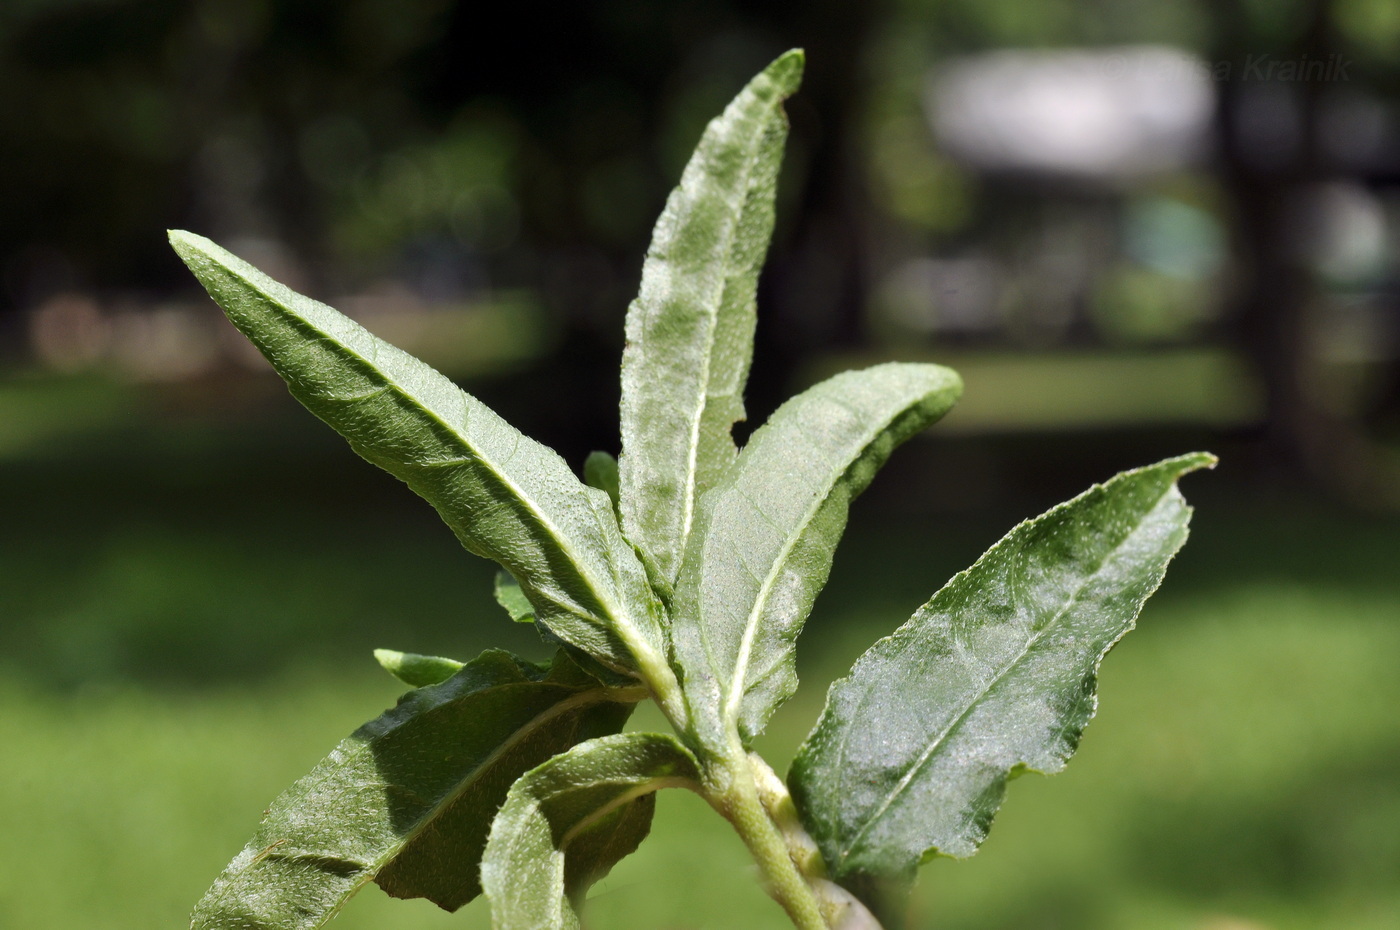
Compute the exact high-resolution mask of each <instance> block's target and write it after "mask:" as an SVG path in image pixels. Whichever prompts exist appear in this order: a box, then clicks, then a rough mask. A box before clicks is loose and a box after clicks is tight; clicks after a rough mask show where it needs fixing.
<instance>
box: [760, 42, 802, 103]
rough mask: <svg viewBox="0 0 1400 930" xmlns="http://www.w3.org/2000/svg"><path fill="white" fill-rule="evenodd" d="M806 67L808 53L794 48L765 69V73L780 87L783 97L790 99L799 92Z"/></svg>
mask: <svg viewBox="0 0 1400 930" xmlns="http://www.w3.org/2000/svg"><path fill="white" fill-rule="evenodd" d="M806 67H807V53H806V51H804V50H803V49H800V48H794V49H789V50H788V51H786V52H783V54H781V55H779V56H778V57H777V58H775V59H774V60H773V63H772V64H770V65H769V66H768V67H767V68H764V69H763V73H764V74H765V75H767V76H768V78H769V80H771V81H772V82H773V83H774V84H776V85H777V86H778V91H779V93H780V94H781V95H782V96H783V97H790V96H792V95H793V94H794V93H796V92H797V88H798V86H799V85H800V84H801V83H802V72H803V71H804V70H805V69H806Z"/></svg>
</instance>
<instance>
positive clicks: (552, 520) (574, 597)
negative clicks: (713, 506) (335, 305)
mask: <svg viewBox="0 0 1400 930" xmlns="http://www.w3.org/2000/svg"><path fill="white" fill-rule="evenodd" d="M170 242H171V244H172V245H173V246H174V247H175V251H176V252H178V253H179V255H180V257H181V258H182V259H184V260H185V264H187V265H189V267H190V270H191V271H193V272H194V273H195V276H196V277H197V278H199V280H200V282H201V283H202V284H203V285H204V286H205V288H206V289H207V290H208V291H209V293H210V295H211V296H212V297H213V298H214V300H215V301H216V302H218V304H219V305H220V306H221V307H223V309H224V312H225V313H227V314H228V317H229V319H230V320H232V321H233V324H234V325H235V326H237V327H238V328H239V329H240V330H242V331H243V333H244V334H245V335H246V336H247V337H248V338H249V339H251V340H252V341H253V343H254V344H255V345H256V346H257V347H258V348H259V349H260V350H261V351H262V353H263V354H264V355H266V356H267V358H268V360H269V361H271V362H272V365H273V367H274V368H276V369H277V371H278V373H279V374H281V375H282V377H283V378H284V379H285V380H286V381H287V385H288V387H289V388H290V389H291V392H292V394H293V396H295V397H296V398H297V399H298V400H300V401H301V402H302V403H303V404H305V405H306V407H307V409H309V410H310V411H311V412H312V413H314V414H316V415H317V416H318V417H320V418H321V419H323V420H325V421H326V422H327V423H329V424H330V425H331V426H332V427H334V428H335V429H336V430H337V431H338V432H339V433H340V434H341V435H343V436H345V438H346V439H348V440H349V441H350V444H351V446H352V447H353V448H354V449H355V451H356V452H358V453H359V454H360V455H362V456H364V457H365V458H366V459H368V460H369V461H371V462H373V463H374V464H376V465H378V466H380V467H381V468H383V469H385V470H386V471H388V472H390V473H391V474H393V475H395V476H396V477H398V478H400V479H402V480H403V481H405V482H407V484H408V485H409V487H411V488H412V489H413V490H414V491H416V492H418V493H419V494H420V495H422V496H423V497H424V498H426V499H427V500H428V501H429V502H430V503H431V504H432V505H433V506H434V507H436V508H437V510H438V513H440V514H441V515H442V517H443V519H444V520H445V521H446V522H447V525H448V526H450V527H451V528H452V530H453V532H455V533H456V534H457V538H458V539H460V540H461V541H462V544H463V545H464V546H466V547H467V549H469V550H470V551H472V552H474V553H476V554H478V555H482V556H485V557H487V558H490V559H494V560H495V561H497V562H499V563H500V564H501V565H502V566H504V567H505V568H506V569H507V570H508V571H509V572H510V573H511V574H512V575H514V576H515V578H516V580H517V581H519V582H520V586H521V588H522V590H523V591H524V592H525V594H526V596H527V597H528V598H529V599H530V603H531V604H533V605H534V607H535V612H536V615H537V616H538V617H539V619H540V620H542V621H543V622H544V623H545V624H546V625H548V626H549V627H550V629H552V630H553V631H554V632H555V633H556V634H557V635H558V636H559V637H560V638H561V639H563V640H565V641H566V642H569V643H572V644H574V645H575V646H578V647H579V648H580V649H583V650H584V651H585V652H588V653H590V654H592V655H594V656H596V657H598V658H599V659H600V660H602V661H605V662H607V663H608V664H610V665H613V666H614V667H617V668H637V667H638V666H639V665H642V666H659V665H660V664H661V663H662V661H663V660H662V659H661V656H662V655H664V653H665V647H664V644H663V641H662V630H661V621H660V619H659V611H660V608H659V605H657V604H656V603H655V600H654V598H653V596H652V595H651V592H650V589H649V587H648V585H647V580H646V576H645V572H644V570H643V569H642V566H641V563H640V562H639V561H638V560H637V558H636V555H635V553H634V551H633V550H632V548H631V547H630V546H629V545H628V544H627V542H626V541H625V540H624V539H623V538H622V535H621V533H620V531H619V528H618V525H617V520H616V517H615V516H614V513H613V507H612V502H611V501H610V500H609V499H608V496H607V494H605V493H604V492H602V491H598V490H594V489H590V488H586V487H584V486H583V485H582V484H581V483H580V482H579V480H578V479H577V478H576V477H574V474H573V472H572V471H571V470H570V469H569V467H568V465H566V464H565V462H564V460H563V459H561V458H560V457H559V456H558V455H557V454H556V453H555V452H553V451H552V450H550V449H548V448H546V447H545V446H542V445H540V444H539V443H537V442H535V441H534V440H531V439H529V438H527V437H525V436H523V435H521V434H520V433H519V432H518V431H516V430H515V429H514V428H512V427H511V426H510V424H508V423H506V422H505V421H504V420H502V419H501V418H500V417H499V416H497V415H496V414H495V413H494V412H492V411H491V410H490V409H489V408H488V407H486V405H484V404H482V403H481V402H480V401H479V400H477V399H476V398H474V397H472V396H471V395H470V394H467V393H466V392H465V391H462V390H461V389H460V388H458V387H457V386H456V385H455V384H453V383H452V382H451V381H449V380H448V379H447V378H445V377H443V376H442V375H441V374H439V373H438V372H436V371H434V370H433V369H432V368H429V367H428V366H427V365H425V364H423V363H422V362H420V361H419V360H418V359H416V358H414V357H413V356H411V355H408V354H407V353H405V352H403V351H401V350H399V349H397V348H395V347H393V346H391V345H389V344H388V343H386V342H383V341H382V340H380V339H377V338H375V337H374V336H372V335H371V334H370V333H368V332H366V331H365V330H364V329H363V328H362V327H360V326H359V325H358V324H356V323H355V322H354V321H352V320H350V319H348V318H346V317H344V316H342V315H341V314H339V313H337V312H336V311H335V310H333V309H331V308H330V307H327V306H326V305H324V304H321V303H317V302H316V301H314V300H311V299H309V298H307V297H303V296H301V295H300V294H297V293H295V292H293V291H291V290H290V289H288V288H286V287H283V286H282V285H280V284H278V283H277V282H275V281H273V280H272V279H271V278H269V277H267V276H266V275H264V274H263V273H262V272H260V271H258V270H257V269H256V268H254V267H252V266H251V265H249V264H248V263H246V262H244V261H242V260H240V259H238V258H237V257H235V256H233V255H232V254H230V253H228V252H226V251H225V250H223V249H221V248H219V247H218V246H217V245H215V244H214V243H212V242H210V241H209V240H207V239H203V238H201V237H199V236H195V235H193V234H191V233H187V232H172V233H171V234H170Z"/></svg>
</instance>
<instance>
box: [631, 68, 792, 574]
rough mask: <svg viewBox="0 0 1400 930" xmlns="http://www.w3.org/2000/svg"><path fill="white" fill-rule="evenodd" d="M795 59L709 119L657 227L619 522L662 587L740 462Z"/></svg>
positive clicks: (635, 367)
mask: <svg viewBox="0 0 1400 930" xmlns="http://www.w3.org/2000/svg"><path fill="white" fill-rule="evenodd" d="M802 67H803V57H802V53H801V52H800V51H792V52H788V53H787V54H786V55H783V56H782V57H781V58H779V59H778V60H777V61H775V62H773V63H772V64H771V65H769V66H768V67H767V68H766V69H764V71H762V72H761V73H760V74H759V75H758V76H757V77H755V78H754V79H753V81H751V82H750V83H749V85H748V86H747V87H745V88H744V89H743V90H742V91H741V92H740V93H739V95H738V96H737V97H736V98H735V99H734V101H733V102H732V103H731V104H730V105H729V107H728V108H727V109H726V110H725V111H724V113H723V114H721V115H720V116H719V117H717V118H716V119H715V120H714V121H713V122H711V123H710V125H709V127H708V128H707V129H706V130H705V134H704V136H703V137H702V138H701V140H700V144H699V145H698V146H697V147H696V149H695V154H694V155H693V156H692V157H691V159H690V163H689V164H688V165H687V166H686V169H685V172H684V173H683V174H682V175H681V182H680V185H679V186H678V187H677V188H676V189H675V191H674V192H672V194H671V197H670V199H669V200H667V201H666V209H665V210H664V212H662V214H661V218H660V219H659V220H657V223H656V230H655V232H654V233H653V235H652V241H651V248H650V249H649V250H648V251H647V258H646V263H645V264H644V265H643V267H642V287H641V292H640V294H639V295H638V297H637V299H636V300H635V301H633V303H632V306H631V307H630V308H629V310H628V311H627V348H626V350H625V351H624V352H623V356H622V452H623V454H622V460H621V483H622V499H621V506H622V519H623V528H624V530H625V532H626V534H627V538H628V539H630V540H632V542H633V543H635V544H637V546H639V547H640V548H641V550H642V551H643V552H644V553H645V554H646V555H647V557H648V558H649V560H650V565H649V567H650V569H651V571H652V574H653V580H654V581H655V582H656V583H657V586H658V588H660V589H661V590H663V591H665V590H667V589H669V588H670V586H671V585H672V584H673V583H674V582H675V578H676V573H677V572H678V571H679V569H680V562H681V553H682V552H683V551H684V549H685V542H686V538H687V537H688V535H689V534H690V531H691V527H692V524H693V522H694V515H695V506H696V504H697V503H698V501H699V496H700V494H701V493H702V492H703V491H704V490H705V489H706V488H707V487H709V486H710V485H712V484H713V483H714V482H715V481H716V480H717V479H718V478H719V476H720V474H721V473H722V472H723V471H724V469H725V468H727V467H728V466H729V464H730V463H731V462H732V461H733V460H734V455H735V450H734V440H733V439H732V438H731V436H730V429H731V428H732V427H733V425H734V423H735V422H736V421H738V420H742V419H743V418H744V402H743V391H744V383H745V381H746V380H747V379H748V373H749V363H750V361H751V359H752V357H753V331H754V319H755V316H754V313H755V301H754V295H755V291H756V288H757V286H758V274H759V269H760V268H761V267H762V265H763V258H764V255H765V254H766V253H767V250H768V240H769V238H770V237H771V236H772V232H773V197H774V192H775V190H776V189H777V181H778V169H779V166H780V164H781V162H782V156H783V145H784V143H785V141H786V139H787V118H786V116H785V115H784V114H783V109H782V102H783V100H784V99H785V98H787V97H788V96H790V95H791V94H792V93H793V92H794V91H796V90H797V85H798V83H799V82H800V81H801V79H802Z"/></svg>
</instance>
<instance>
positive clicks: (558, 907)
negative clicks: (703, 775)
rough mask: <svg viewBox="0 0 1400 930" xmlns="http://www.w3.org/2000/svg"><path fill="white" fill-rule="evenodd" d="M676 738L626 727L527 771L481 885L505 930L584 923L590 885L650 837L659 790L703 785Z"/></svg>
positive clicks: (501, 818) (499, 824)
mask: <svg viewBox="0 0 1400 930" xmlns="http://www.w3.org/2000/svg"><path fill="white" fill-rule="evenodd" d="M699 777H700V774H699V769H698V766H697V764H696V761H695V758H694V757H693V756H691V754H690V753H689V751H687V750H686V748H685V747H684V746H682V745H681V744H680V742H679V741H678V740H677V739H676V738H675V737H673V736H670V735H662V734H659V733H621V734H618V735H617V736H604V737H600V738H599V739H595V740H590V741H589V742H587V743H582V744H580V745H578V746H575V747H574V748H573V749H571V750H569V751H568V752H566V753H564V754H563V755H560V756H556V757H555V758H553V759H550V760H549V761H548V762H546V763H544V764H543V765H541V766H540V767H539V768H537V769H535V770H533V771H531V772H529V773H528V774H526V775H525V776H524V777H522V778H521V779H520V780H519V781H518V782H516V783H515V785H514V786H513V787H512V788H511V789H510V794H509V796H508V797H507V798H506V802H505V805H504V806H503V807H502V808H501V811H500V813H499V814H497V815H496V820H495V822H494V823H493V824H492V825H491V838H490V840H489V841H488V842H487V844H486V854H485V855H484V856H483V858H482V863H481V884H482V887H483V888H485V890H486V897H487V898H488V899H489V900H490V902H491V918H492V924H493V926H494V927H496V928H497V930H564V928H569V930H576V928H577V927H578V926H579V922H578V914H577V910H576V909H577V907H578V906H579V905H580V904H581V903H582V901H583V897H584V895H585V894H586V893H587V891H588V886H589V885H591V884H592V883H593V882H594V881H596V880H597V879H599V878H601V877H602V876H603V875H605V874H606V873H607V871H608V870H609V869H611V868H612V867H613V865H615V864H616V863H617V862H618V861H619V860H620V859H622V858H623V857H624V856H626V855H628V854H629V853H631V852H632V851H633V850H635V849H636V848H637V845H638V844H639V843H641V841H642V840H643V839H644V838H645V837H646V834H647V830H648V828H649V826H650V822H651V810H652V806H653V804H654V803H655V799H654V794H655V792H656V791H657V790H659V789H661V788H668V787H692V788H693V787H695V786H696V783H697V782H698V780H699Z"/></svg>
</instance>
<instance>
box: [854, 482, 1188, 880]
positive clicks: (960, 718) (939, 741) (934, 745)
mask: <svg viewBox="0 0 1400 930" xmlns="http://www.w3.org/2000/svg"><path fill="white" fill-rule="evenodd" d="M1168 493H1170V492H1168ZM1165 497H1167V494H1163V495H1162V497H1159V498H1158V499H1157V500H1156V501H1155V502H1154V503H1153V505H1152V507H1151V508H1149V509H1148V510H1147V511H1146V512H1145V513H1144V515H1143V518H1142V519H1140V520H1139V521H1138V522H1137V524H1136V525H1135V526H1134V527H1133V528H1132V529H1131V530H1130V531H1129V532H1128V533H1127V534H1125V535H1124V536H1123V538H1122V539H1120V540H1119V541H1118V542H1117V543H1116V544H1114V546H1113V547H1112V548H1111V549H1109V551H1108V552H1106V553H1105V554H1104V557H1103V558H1102V559H1100V560H1099V563H1098V565H1096V566H1095V568H1094V570H1093V571H1092V572H1090V573H1089V574H1087V575H1086V576H1085V577H1084V580H1083V581H1081V582H1080V583H1079V584H1078V585H1077V586H1076V587H1075V589H1074V591H1073V592H1072V593H1071V594H1070V595H1069V596H1068V597H1067V598H1066V599H1065V602H1064V604H1063V605H1062V606H1061V607H1060V609H1059V610H1057V611H1056V612H1055V615H1054V616H1053V617H1051V618H1050V619H1049V620H1048V621H1047V622H1046V623H1045V625H1044V626H1042V627H1041V628H1040V629H1039V630H1037V631H1036V632H1035V633H1034V635H1032V636H1031V637H1030V639H1029V640H1027V642H1026V645H1025V646H1024V647H1023V648H1022V649H1021V650H1020V652H1018V653H1017V654H1016V656H1015V657H1014V658H1012V659H1011V660H1010V661H1009V662H1008V663H1006V666H1005V667H1004V668H1003V669H1002V670H1001V671H999V672H998V673H997V674H996V676H995V677H994V678H992V680H991V681H989V682H988V683H987V685H986V687H984V688H982V689H981V690H980V691H979V692H978V693H977V694H976V695H975V696H974V697H973V698H972V699H971V700H969V701H968V702H967V704H966V706H964V707H963V708H962V710H961V711H960V712H959V713H958V715H957V717H956V718H954V719H953V720H952V721H951V722H950V723H949V724H948V726H947V727H945V728H944V730H943V732H942V733H940V734H939V735H938V736H937V738H935V739H934V740H933V741H931V742H930V744H929V747H928V748H927V749H925V750H924V752H923V753H921V754H920V756H919V759H918V760H917V761H916V762H915V763H914V764H913V765H911V766H910V767H909V770H908V771H907V772H905V773H904V776H903V777H902V778H901V779H900V780H899V784H897V785H896V786H895V788H894V790H892V791H891V792H890V793H889V794H888V795H886V797H885V799H884V801H882V802H881V804H880V806H879V808H878V809H877V810H876V811H875V812H874V813H872V814H871V815H870V816H869V817H867V818H865V821H864V822H863V823H862V824H861V827H860V829H859V830H857V831H856V832H855V833H854V834H853V835H852V836H851V839H850V841H849V842H848V843H847V844H846V845H845V847H844V848H843V849H842V850H841V851H840V854H839V856H838V859H840V860H841V861H842V862H844V861H845V860H846V859H847V858H848V857H849V856H850V854H851V853H852V852H853V851H854V850H855V849H856V847H857V845H858V844H859V843H860V840H861V839H862V838H863V837H864V836H865V834H866V833H867V832H869V830H870V829H871V827H873V826H874V825H875V823H876V822H878V821H879V819H880V818H881V817H883V816H884V814H885V812H886V811H887V810H889V808H890V805H892V804H893V803H894V802H895V800H897V799H898V798H899V796H900V795H902V794H903V793H904V791H905V789H907V788H908V787H909V785H910V784H911V783H912V782H913V779H914V776H915V775H916V774H918V773H919V772H920V771H921V770H922V769H923V768H924V766H926V765H927V764H928V762H929V760H930V759H931V758H932V757H933V754H934V752H935V751H937V750H938V748H939V747H940V746H942V745H943V743H944V742H945V741H946V740H947V739H948V738H949V737H950V736H951V735H952V734H953V733H954V732H955V731H956V730H958V729H959V728H961V727H962V725H963V724H964V723H966V722H967V718H968V716H969V715H970V714H971V713H972V711H973V709H975V708H976V706H977V704H978V703H979V702H980V701H981V700H982V699H983V698H984V697H986V696H987V695H988V694H990V693H991V692H992V691H993V690H995V689H996V687H997V685H999V684H1000V683H1001V682H1002V681H1003V680H1004V679H1005V678H1006V676H1008V675H1009V674H1011V672H1012V671H1013V670H1015V668H1016V667H1017V666H1019V665H1020V663H1021V661H1022V660H1023V659H1024V658H1025V657H1026V656H1027V655H1029V654H1030V653H1031V651H1032V650H1033V649H1034V648H1035V646H1036V645H1037V644H1038V643H1039V642H1040V641H1041V639H1042V638H1043V637H1044V636H1045V635H1046V633H1048V632H1049V631H1050V630H1051V629H1053V628H1054V627H1055V626H1056V625H1057V624H1058V623H1059V622H1060V621H1061V620H1062V619H1064V616H1065V614H1067V613H1068V612H1069V610H1070V608H1072V607H1073V606H1074V605H1075V604H1076V603H1077V602H1078V600H1079V598H1080V596H1081V595H1082V594H1083V593H1084V590H1085V589H1086V588H1087V587H1088V586H1089V585H1090V583H1091V582H1093V581H1094V580H1095V579H1097V578H1098V577H1099V575H1100V573H1102V571H1103V569H1104V566H1106V565H1107V564H1108V563H1109V561H1111V560H1112V559H1113V558H1114V557H1115V556H1116V555H1117V554H1118V552H1119V551H1121V550H1122V549H1123V547H1124V546H1125V545H1126V544H1127V543H1128V541H1129V540H1131V539H1132V538H1133V537H1134V536H1136V535H1137V533H1138V531H1139V530H1141V528H1142V525H1143V523H1144V522H1146V520H1147V517H1149V516H1151V515H1152V513H1153V512H1155V511H1156V509H1157V508H1158V507H1159V506H1160V505H1161V502H1162V500H1163V499H1164V498H1165ZM973 567H974V568H975V567H976V566H973ZM971 571H972V569H968V570H967V572H964V573H963V574H964V575H966V574H968V573H969V572H971Z"/></svg>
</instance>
